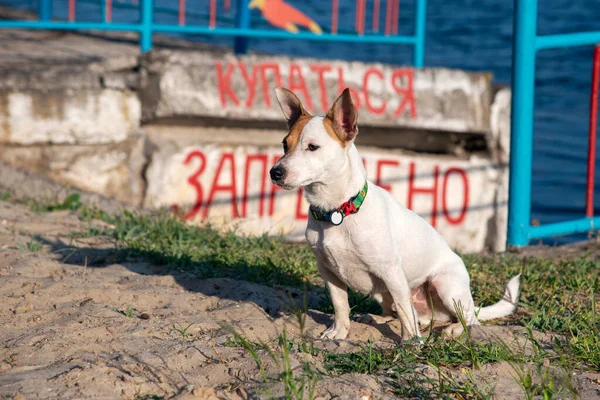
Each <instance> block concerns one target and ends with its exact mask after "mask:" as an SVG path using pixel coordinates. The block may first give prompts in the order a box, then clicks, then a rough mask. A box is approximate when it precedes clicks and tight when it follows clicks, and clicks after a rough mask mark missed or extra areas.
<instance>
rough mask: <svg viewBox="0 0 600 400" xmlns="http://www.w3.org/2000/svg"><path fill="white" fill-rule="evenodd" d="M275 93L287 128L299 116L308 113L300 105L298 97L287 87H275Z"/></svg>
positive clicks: (292, 124)
mask: <svg viewBox="0 0 600 400" xmlns="http://www.w3.org/2000/svg"><path fill="white" fill-rule="evenodd" d="M275 94H276V95H277V101H278V102H279V107H281V111H282V112H283V116H284V117H285V119H287V123H288V127H289V128H291V127H292V126H294V124H295V123H296V121H298V119H299V118H300V117H301V116H303V115H309V114H308V113H307V112H306V111H305V110H304V107H302V102H300V99H299V98H298V97H297V96H296V95H295V94H294V93H292V92H291V91H289V90H288V89H286V88H282V87H278V88H276V89H275Z"/></svg>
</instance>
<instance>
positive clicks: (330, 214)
mask: <svg viewBox="0 0 600 400" xmlns="http://www.w3.org/2000/svg"><path fill="white" fill-rule="evenodd" d="M368 189H369V185H368V183H367V182H366V181H365V185H364V186H363V187H362V189H360V192H358V194H357V195H356V196H354V197H352V198H351V199H350V200H348V201H347V202H345V203H344V204H342V205H341V206H339V207H338V209H337V210H333V211H321V210H319V209H318V208H314V207H313V206H310V213H311V214H312V216H313V217H314V218H315V219H316V220H317V221H325V222H330V223H332V224H333V225H340V224H341V223H342V222H343V221H344V217H347V216H348V215H350V214H356V213H357V212H358V210H359V209H360V206H362V203H363V202H364V201H365V197H367V191H368Z"/></svg>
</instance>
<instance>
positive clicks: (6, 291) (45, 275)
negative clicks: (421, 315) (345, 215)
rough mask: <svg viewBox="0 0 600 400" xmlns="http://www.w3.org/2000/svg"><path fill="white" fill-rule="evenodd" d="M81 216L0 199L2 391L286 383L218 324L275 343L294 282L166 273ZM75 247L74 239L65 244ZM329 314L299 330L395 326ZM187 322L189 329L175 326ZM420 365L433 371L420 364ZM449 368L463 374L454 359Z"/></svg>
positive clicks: (126, 393) (330, 387) (580, 382)
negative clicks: (338, 323)
mask: <svg viewBox="0 0 600 400" xmlns="http://www.w3.org/2000/svg"><path fill="white" fill-rule="evenodd" d="M97 224H101V223H99V222H98V223H97ZM89 225H90V222H88V221H81V220H80V219H79V218H78V217H77V216H76V215H75V214H73V213H68V212H56V213H50V214H38V213H32V212H30V211H29V210H28V209H27V208H26V207H25V206H22V205H15V204H11V203H7V202H0V282H1V285H0V301H1V302H2V305H1V307H0V341H1V346H0V398H14V399H37V398H45V399H55V398H97V399H113V398H115V399H118V398H125V399H143V398H214V399H216V398H232V399H233V398H259V397H260V398H263V397H270V396H275V397H278V396H282V395H283V394H284V385H283V383H281V382H277V380H276V379H275V378H277V377H278V376H279V374H280V373H281V372H282V369H281V368H282V367H281V366H278V365H277V364H276V363H275V362H274V361H273V360H272V359H271V357H269V356H268V354H267V352H265V351H262V352H261V353H260V354H259V355H260V357H261V359H262V361H263V364H264V367H265V370H266V374H267V376H268V377H269V378H273V380H275V382H270V383H265V381H264V379H263V377H262V375H261V373H260V371H259V369H258V367H257V364H256V362H255V361H254V360H253V358H252V355H251V354H250V353H249V352H248V351H246V350H245V349H243V348H240V347H233V346H231V345H228V344H230V341H229V340H230V338H231V337H232V335H231V332H230V331H228V330H227V329H226V328H224V326H225V325H231V326H232V327H234V329H236V330H237V331H238V332H240V333H241V334H243V335H244V336H245V337H246V338H247V339H248V340H252V341H257V342H258V341H260V342H267V343H271V344H273V348H274V349H276V348H277V338H278V336H279V334H280V333H281V332H282V331H283V329H284V327H285V329H286V330H287V332H288V335H289V337H290V338H294V339H295V340H296V341H300V338H301V332H300V328H299V323H298V318H297V317H296V316H294V315H292V314H290V313H286V312H285V310H289V303H290V298H294V297H296V298H297V297H298V296H301V294H300V293H298V292H295V291H293V290H286V289H285V288H270V287H266V286H262V285H258V284H253V283H248V282H242V281H236V280H232V279H206V280H200V279H195V278H194V277H192V276H189V275H186V273H184V272H170V273H169V274H165V273H164V268H163V269H161V268H159V267H153V266H151V265H148V264H146V263H139V262H137V263H115V261H114V259H113V258H112V255H111V252H110V251H108V250H109V249H110V248H111V247H112V245H111V243H109V242H102V241H101V240H100V239H98V238H90V239H79V240H77V241H74V242H71V241H70V239H67V236H68V235H69V234H70V233H73V232H77V231H82V230H84V229H87V228H88V227H89ZM31 237H36V238H37V240H40V241H41V242H43V243H44V245H43V246H42V247H41V248H40V249H34V250H36V251H31V250H30V249H28V248H27V247H26V246H27V243H29V242H30V238H31ZM69 246H71V247H69ZM72 247H77V248H79V249H81V251H78V252H76V253H73V252H72V250H69V249H70V248H72ZM90 248H93V249H94V250H90ZM86 249H87V250H86ZM86 259H87V261H86ZM367 319H368V318H367ZM363 320H364V319H363ZM330 323H331V316H329V315H325V314H322V313H319V312H317V311H309V313H308V315H307V316H306V320H305V326H304V334H305V337H307V338H309V339H308V340H310V341H312V342H314V345H315V346H316V347H317V348H320V349H324V350H327V351H333V352H349V351H352V350H354V349H356V348H358V346H364V345H365V343H366V341H367V340H368V338H369V337H371V338H372V339H373V341H374V344H375V346H390V345H392V343H393V339H395V338H397V336H396V334H395V333H394V332H398V331H399V330H398V326H397V325H395V324H391V330H390V327H389V326H388V325H385V326H371V325H369V324H364V323H360V322H357V321H353V322H352V327H351V334H350V337H349V339H348V340H346V341H342V342H337V341H321V340H316V339H314V340H313V338H316V337H318V334H319V333H320V332H322V331H323V330H324V329H325V327H326V325H328V324H330ZM190 324H193V325H191V326H190V327H189V329H188V330H187V332H186V333H185V335H183V334H181V333H179V332H177V329H181V328H186V327H188V325H190ZM518 332H519V328H510V327H501V326H490V327H487V328H484V329H483V330H482V331H480V332H478V333H477V334H476V335H475V336H478V337H479V339H481V340H486V339H485V336H486V335H490V334H491V335H494V336H502V337H511V336H514V335H517V334H518ZM540 338H541V340H546V339H547V340H550V338H545V337H544V336H543V335H541V336H540ZM307 358H308V359H310V360H309V361H310V362H311V363H312V364H313V365H314V366H315V368H317V369H320V370H321V371H323V370H324V369H323V368H322V356H320V355H316V356H310V355H308V354H306V353H301V352H293V353H292V354H291V365H292V367H298V366H299V365H301V363H302V362H303V361H306V360H307ZM297 369H298V368H297ZM420 373H421V374H424V375H431V376H434V375H435V374H434V372H433V371H432V370H431V368H429V367H426V366H424V367H423V369H422V370H421V371H420ZM448 373H449V374H451V375H454V376H456V377H457V379H459V380H460V379H461V374H462V372H461V371H448ZM513 374H514V372H513V370H512V369H511V368H510V366H508V365H507V364H504V363H498V364H493V365H487V366H484V367H483V368H482V369H481V370H479V371H477V372H476V377H477V379H481V380H484V379H485V380H486V381H488V382H490V383H495V385H496V393H497V394H498V398H507V399H516V398H522V397H523V395H522V392H521V390H520V389H519V387H518V385H517V383H516V382H515V381H514V379H513V377H512V376H513ZM390 379H391V378H390V377H389V376H386V375H361V374H345V375H341V376H326V375H325V376H323V378H322V379H320V380H319V381H318V383H317V388H316V397H320V398H333V397H336V398H348V399H358V398H373V399H376V398H394V396H393V384H391V382H390ZM574 383H575V386H576V387H577V388H578V389H579V390H580V393H581V395H582V398H596V397H597V396H598V393H599V392H598V390H599V387H600V375H593V374H578V375H577V376H575V378H574ZM150 395H153V396H154V397H152V396H150Z"/></svg>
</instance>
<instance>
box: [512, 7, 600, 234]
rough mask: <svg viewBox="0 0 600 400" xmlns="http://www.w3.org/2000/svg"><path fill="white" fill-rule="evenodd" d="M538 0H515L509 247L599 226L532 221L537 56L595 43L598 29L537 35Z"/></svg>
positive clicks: (595, 220)
mask: <svg viewBox="0 0 600 400" xmlns="http://www.w3.org/2000/svg"><path fill="white" fill-rule="evenodd" d="M537 5H538V1H537V0H515V9H514V35H513V72H512V77H513V78H512V79H513V82H512V121H511V131H512V133H511V145H510V187H509V201H508V208H509V210H508V211H509V215H508V238H507V244H508V245H509V246H526V245H527V244H528V243H529V241H530V240H531V239H541V238H547V237H550V236H557V235H567V234H573V233H580V232H589V231H590V230H594V229H597V228H600V217H586V218H580V219H576V220H571V221H565V222H558V223H551V224H544V225H540V226H531V223H530V219H531V173H532V168H531V167H532V157H533V116H534V114H533V112H534V107H535V105H534V94H535V61H536V54H537V52H538V51H540V50H545V49H556V48H561V47H574V46H584V45H595V44H597V43H599V42H600V31H597V32H584V33H582V32H579V33H567V34H559V35H544V36H538V35H537V17H538V15H537Z"/></svg>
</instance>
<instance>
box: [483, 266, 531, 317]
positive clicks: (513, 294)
mask: <svg viewBox="0 0 600 400" xmlns="http://www.w3.org/2000/svg"><path fill="white" fill-rule="evenodd" d="M520 276H521V274H519V275H517V276H515V277H513V278H512V279H511V280H510V281H508V283H507V284H506V286H505V287H504V296H503V297H502V300H500V301H499V302H497V303H496V304H492V305H491V306H487V307H481V308H475V314H476V315H477V319H478V320H480V321H486V320H490V319H495V318H502V317H506V316H508V315H510V314H512V313H513V312H514V311H515V310H516V309H517V302H518V301H519V291H520V289H519V286H520V282H519V278H520Z"/></svg>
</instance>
